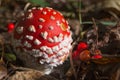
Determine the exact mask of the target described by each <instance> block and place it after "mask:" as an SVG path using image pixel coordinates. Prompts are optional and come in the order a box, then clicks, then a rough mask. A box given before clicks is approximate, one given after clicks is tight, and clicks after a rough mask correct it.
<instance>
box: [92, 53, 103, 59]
mask: <svg viewBox="0 0 120 80" xmlns="http://www.w3.org/2000/svg"><path fill="white" fill-rule="evenodd" d="M100 58H102V55H100V54H97V55H94V56H92V59H100Z"/></svg>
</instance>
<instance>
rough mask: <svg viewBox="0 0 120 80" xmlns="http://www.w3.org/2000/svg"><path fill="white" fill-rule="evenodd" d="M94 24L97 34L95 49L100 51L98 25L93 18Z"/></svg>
mask: <svg viewBox="0 0 120 80" xmlns="http://www.w3.org/2000/svg"><path fill="white" fill-rule="evenodd" d="M92 21H93V24H94V29H95V32H96V43H95V49H98V47H97V45H98V27H97V25H96V22H95V19H94V18H92Z"/></svg>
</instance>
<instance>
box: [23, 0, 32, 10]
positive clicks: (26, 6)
mask: <svg viewBox="0 0 120 80" xmlns="http://www.w3.org/2000/svg"><path fill="white" fill-rule="evenodd" d="M30 5H31V3H29V2H28V3H27V4H26V5H25V7H24V11H26V10H27V9H28V7H29V6H30Z"/></svg>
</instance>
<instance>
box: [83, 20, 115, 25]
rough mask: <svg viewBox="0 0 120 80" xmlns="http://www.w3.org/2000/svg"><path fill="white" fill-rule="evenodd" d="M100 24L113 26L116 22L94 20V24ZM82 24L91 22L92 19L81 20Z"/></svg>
mask: <svg viewBox="0 0 120 80" xmlns="http://www.w3.org/2000/svg"><path fill="white" fill-rule="evenodd" d="M98 23H100V24H102V25H105V26H115V25H116V24H117V22H110V21H98V22H96V24H98ZM82 24H93V22H92V21H86V22H82Z"/></svg>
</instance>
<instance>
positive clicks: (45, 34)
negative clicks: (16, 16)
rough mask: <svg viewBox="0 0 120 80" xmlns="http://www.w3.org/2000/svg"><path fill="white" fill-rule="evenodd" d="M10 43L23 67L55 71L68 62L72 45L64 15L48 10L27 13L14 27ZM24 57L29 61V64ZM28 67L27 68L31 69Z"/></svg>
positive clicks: (32, 10) (34, 10) (37, 9)
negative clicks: (12, 43)
mask: <svg viewBox="0 0 120 80" xmlns="http://www.w3.org/2000/svg"><path fill="white" fill-rule="evenodd" d="M13 39H14V46H15V48H16V53H17V56H18V57H20V58H21V59H22V60H23V59H24V60H23V62H24V63H25V65H27V63H28V62H30V63H31V64H32V63H36V64H37V63H39V64H40V65H44V64H47V66H50V67H56V66H58V65H60V64H62V63H63V62H64V61H65V60H66V59H67V57H68V55H69V50H70V49H71V42H72V38H71V32H70V30H69V26H68V23H67V21H66V20H65V19H64V17H63V15H61V13H60V12H58V11H56V10H54V9H52V8H48V7H45V8H42V7H38V8H32V9H29V10H28V11H26V12H25V15H24V16H23V17H21V19H20V20H19V22H18V23H17V25H16V27H15V30H14V36H13ZM19 51H22V52H20V53H18V52H19ZM23 55H26V56H29V57H31V56H32V57H31V58H29V59H30V60H28V59H27V58H28V57H25V56H23ZM25 59H27V60H25ZM34 59H35V60H34ZM32 60H34V61H33V62H32ZM30 63H29V64H28V65H27V66H29V67H31V65H30ZM35 66H37V65H35ZM32 67H33V66H32ZM37 67H38V69H39V68H41V67H40V66H37Z"/></svg>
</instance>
